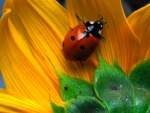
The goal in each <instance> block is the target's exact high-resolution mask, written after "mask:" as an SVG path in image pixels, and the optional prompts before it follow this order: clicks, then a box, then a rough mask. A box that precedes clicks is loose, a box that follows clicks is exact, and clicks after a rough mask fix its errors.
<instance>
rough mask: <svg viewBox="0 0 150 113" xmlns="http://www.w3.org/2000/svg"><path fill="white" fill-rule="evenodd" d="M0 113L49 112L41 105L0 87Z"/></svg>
mask: <svg viewBox="0 0 150 113" xmlns="http://www.w3.org/2000/svg"><path fill="white" fill-rule="evenodd" d="M0 112H1V113H6V112H7V113H16V112H19V113H25V112H26V113H27V112H28V113H29V112H30V113H31V112H32V113H50V112H52V110H49V111H47V110H46V109H45V108H44V107H43V106H41V105H40V104H37V103H36V102H34V101H32V100H30V99H28V98H27V97H24V96H23V95H22V94H19V93H17V92H14V91H12V90H5V89H0Z"/></svg>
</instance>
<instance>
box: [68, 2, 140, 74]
mask: <svg viewBox="0 0 150 113" xmlns="http://www.w3.org/2000/svg"><path fill="white" fill-rule="evenodd" d="M67 9H68V10H69V13H68V20H69V24H70V26H71V27H73V26H75V25H77V24H79V20H78V19H77V18H76V16H75V14H77V15H79V17H80V18H81V19H82V20H84V21H89V20H93V21H96V20H98V16H99V15H100V16H101V17H104V19H103V20H104V21H106V22H107V24H106V25H105V27H104V29H103V30H102V36H104V37H105V38H106V40H103V39H102V40H100V44H99V49H100V52H101V54H102V56H103V57H104V58H105V59H106V60H107V61H108V62H109V63H113V62H114V60H115V59H118V62H119V63H120V65H121V67H122V68H123V69H124V71H125V72H126V73H128V72H129V71H130V70H131V68H132V67H133V65H134V64H135V63H136V62H137V59H138V58H137V54H138V50H139V49H138V48H139V44H140V43H139V40H138V38H137V37H136V35H135V34H134V32H133V31H132V30H131V28H130V26H129V24H128V22H127V20H126V17H125V15H124V12H123V9H122V6H121V1H120V0H115V1H110V0H93V1H90V0H80V1H78V0H67ZM80 23H82V22H81V21H80Z"/></svg>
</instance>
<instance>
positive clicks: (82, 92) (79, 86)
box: [57, 71, 95, 101]
mask: <svg viewBox="0 0 150 113" xmlns="http://www.w3.org/2000/svg"><path fill="white" fill-rule="evenodd" d="M57 73H58V77H59V81H60V90H61V96H62V99H63V101H67V100H71V99H73V98H77V97H78V96H92V97H95V92H94V86H93V84H91V83H89V82H87V81H85V80H83V79H80V78H73V77H70V76H67V75H66V74H64V73H62V72H61V71H57Z"/></svg>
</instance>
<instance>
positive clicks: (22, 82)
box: [0, 0, 150, 113]
mask: <svg viewBox="0 0 150 113" xmlns="http://www.w3.org/2000/svg"><path fill="white" fill-rule="evenodd" d="M66 2H67V10H66V9H64V8H63V7H62V6H60V5H59V4H58V3H57V2H56V1H55V0H20V1H19V0H6V2H5V4H4V8H3V16H2V18H1V21H0V70H1V72H2V75H3V79H4V82H5V85H6V90H5V89H1V90H0V112H14V111H15V112H40V113H41V112H52V109H51V106H50V100H51V101H53V102H54V103H56V104H58V105H61V106H63V102H62V100H61V97H60V92H59V83H58V77H57V74H56V71H55V68H54V67H57V68H59V69H60V70H61V71H63V72H65V73H67V74H68V75H71V76H74V77H80V78H84V79H85V80H87V81H90V82H93V74H94V70H95V68H96V66H97V62H98V61H97V58H96V53H94V54H93V55H92V56H91V57H90V58H89V59H88V60H86V61H85V62H84V66H82V65H81V64H80V62H71V61H67V60H66V59H65V58H64V56H63V54H62V51H61V49H62V41H63V39H64V36H65V34H66V33H67V31H68V30H69V29H70V27H74V26H75V25H78V24H79V23H80V21H79V20H78V19H77V18H76V16H75V14H78V15H79V16H80V18H82V19H83V20H84V21H88V20H97V19H98V15H100V16H103V17H104V20H105V21H107V25H108V26H107V25H106V26H105V28H104V29H103V31H102V35H103V36H104V37H105V38H106V40H100V44H99V47H98V49H99V50H100V53H101V54H102V56H103V57H104V59H106V61H108V62H109V63H110V64H112V63H113V62H114V60H116V59H117V60H118V62H119V64H120V65H121V67H122V68H123V70H124V71H125V72H126V74H128V73H129V72H130V70H131V69H132V68H133V66H135V65H136V64H137V63H139V62H141V61H143V60H145V59H147V58H148V57H149V41H150V39H148V36H149V35H148V34H149V32H148V31H149V29H150V27H149V25H150V24H149V21H148V20H149V11H150V10H149V7H150V5H147V6H145V7H144V8H142V9H140V10H138V11H137V12H135V13H133V14H132V15H131V16H130V17H129V18H127V19H126V17H125V15H124V13H123V9H122V6H121V1H120V0H115V1H110V0H93V1H90V0H86V1H85V0H79V1H77V0H67V1H66ZM140 28H141V29H140Z"/></svg>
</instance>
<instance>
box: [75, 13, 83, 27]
mask: <svg viewBox="0 0 150 113" xmlns="http://www.w3.org/2000/svg"><path fill="white" fill-rule="evenodd" d="M76 16H77V18H78V19H79V20H80V21H82V23H83V24H84V25H85V22H84V21H83V20H82V19H80V18H79V16H78V15H77V14H76Z"/></svg>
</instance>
